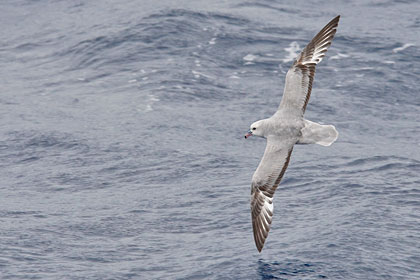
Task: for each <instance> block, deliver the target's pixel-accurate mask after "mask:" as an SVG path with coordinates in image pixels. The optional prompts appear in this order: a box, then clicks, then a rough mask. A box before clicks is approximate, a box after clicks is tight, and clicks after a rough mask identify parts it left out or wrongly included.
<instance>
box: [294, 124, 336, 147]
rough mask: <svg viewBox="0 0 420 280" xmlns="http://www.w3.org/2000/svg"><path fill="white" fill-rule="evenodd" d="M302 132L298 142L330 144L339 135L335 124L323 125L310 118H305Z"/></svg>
mask: <svg viewBox="0 0 420 280" xmlns="http://www.w3.org/2000/svg"><path fill="white" fill-rule="evenodd" d="M301 132H302V136H301V137H300V139H299V141H298V142H297V143H298V144H319V145H322V146H330V145H331V144H332V143H334V142H335V140H337V137H338V132H337V130H336V129H335V127H334V126H333V125H322V124H319V123H315V122H311V121H308V120H305V126H304V128H302V130H301Z"/></svg>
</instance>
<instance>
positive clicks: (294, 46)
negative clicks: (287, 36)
mask: <svg viewBox="0 0 420 280" xmlns="http://www.w3.org/2000/svg"><path fill="white" fill-rule="evenodd" d="M284 50H285V51H287V52H288V54H287V56H286V57H285V58H283V62H285V63H286V62H291V61H293V60H294V59H295V58H296V57H297V56H298V55H299V52H300V46H299V44H298V42H296V41H293V42H291V43H290V44H289V47H288V48H285V49H284Z"/></svg>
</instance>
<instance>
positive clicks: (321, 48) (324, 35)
mask: <svg viewBox="0 0 420 280" xmlns="http://www.w3.org/2000/svg"><path fill="white" fill-rule="evenodd" d="M339 20H340V16H337V17H335V18H334V19H333V20H331V21H330V22H329V23H328V24H327V25H326V26H325V27H324V28H323V29H322V30H321V31H320V32H319V33H318V34H317V35H316V36H315V37H314V38H313V39H312V41H311V42H310V43H309V44H308V45H307V46H306V47H305V48H304V49H303V51H302V52H301V53H300V54H299V56H298V57H297V58H296V59H295V61H294V63H293V65H292V67H291V68H290V69H289V71H288V72H287V75H286V85H285V87H284V93H283V98H282V100H281V103H280V106H279V110H280V109H288V110H289V111H291V112H295V113H296V114H298V115H303V114H304V113H305V110H306V105H307V104H308V101H309V97H310V96H311V90H312V82H313V80H314V76H315V66H316V65H317V64H318V63H319V62H321V60H322V58H323V57H324V55H325V53H326V52H327V50H328V47H329V46H330V45H331V42H332V40H333V38H334V35H335V32H336V31H337V26H338V21H339Z"/></svg>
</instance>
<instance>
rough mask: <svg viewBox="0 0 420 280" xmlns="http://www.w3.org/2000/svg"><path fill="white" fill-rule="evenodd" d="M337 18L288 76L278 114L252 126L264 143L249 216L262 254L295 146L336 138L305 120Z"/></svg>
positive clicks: (331, 129)
mask: <svg viewBox="0 0 420 280" xmlns="http://www.w3.org/2000/svg"><path fill="white" fill-rule="evenodd" d="M339 19H340V16H337V17H335V18H334V19H333V20H331V21H330V22H329V23H328V24H327V25H326V26H325V27H324V28H323V29H322V30H321V31H320V32H319V33H318V34H317V35H316V36H315V37H314V38H313V39H312V40H311V42H310V43H309V44H308V45H307V46H306V47H305V49H304V50H303V51H302V52H301V54H300V55H299V56H298V57H297V58H296V60H295V61H294V63H293V65H292V67H291V68H290V70H289V71H288V72H287V75H286V84H285V88H284V93H283V97H282V100H281V103H280V106H279V108H278V110H277V112H276V113H275V114H274V115H273V116H271V117H270V118H268V119H263V120H259V121H257V122H254V123H253V124H252V125H251V127H250V130H249V131H248V134H247V135H245V138H248V137H249V136H251V135H255V136H260V137H264V138H266V139H267V146H266V149H265V152H264V156H263V158H262V159H261V162H260V164H259V165H258V167H257V170H256V171H255V172H254V175H253V176H252V184H251V215H252V226H253V232H254V240H255V244H256V246H257V249H258V251H260V252H261V250H262V248H263V246H264V242H265V240H266V238H267V236H268V232H269V231H270V227H271V222H272V216H273V195H274V192H275V190H276V188H277V186H278V185H279V183H280V180H281V178H282V177H283V175H284V173H285V171H286V169H287V166H288V164H289V161H290V156H291V154H292V150H293V147H294V145H295V144H319V145H323V146H329V145H331V144H332V143H333V142H334V141H335V140H336V139H337V137H338V132H337V130H336V129H335V127H334V126H332V125H321V124H318V123H315V122H312V121H309V120H306V119H304V113H305V110H306V106H307V104H308V101H309V97H310V95H311V90H312V82H313V79H314V75H315V66H316V65H317V64H318V63H319V62H320V61H321V60H322V58H323V57H324V55H325V52H326V51H327V49H328V47H329V46H330V45H331V41H332V39H333V38H334V34H335V32H336V30H337V25H338V21H339Z"/></svg>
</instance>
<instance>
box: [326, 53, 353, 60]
mask: <svg viewBox="0 0 420 280" xmlns="http://www.w3.org/2000/svg"><path fill="white" fill-rule="evenodd" d="M346 57H349V55H348V54H344V53H337V54H336V55H333V56H331V57H330V58H329V59H331V60H334V59H341V58H346Z"/></svg>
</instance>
